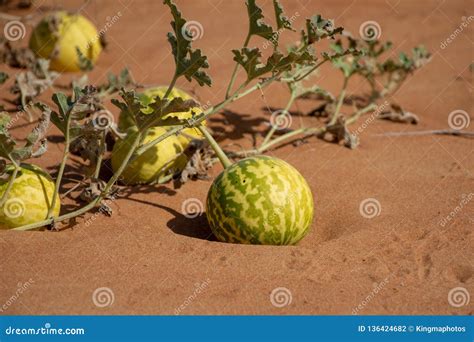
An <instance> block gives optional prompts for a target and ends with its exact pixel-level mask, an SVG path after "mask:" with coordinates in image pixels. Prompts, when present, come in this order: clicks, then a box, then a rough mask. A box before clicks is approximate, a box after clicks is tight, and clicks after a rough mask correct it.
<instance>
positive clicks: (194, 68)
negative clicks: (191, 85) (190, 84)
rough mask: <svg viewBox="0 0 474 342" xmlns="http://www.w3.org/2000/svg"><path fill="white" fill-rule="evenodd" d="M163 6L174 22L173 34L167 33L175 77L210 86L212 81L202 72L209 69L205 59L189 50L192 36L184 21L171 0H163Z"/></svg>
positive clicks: (195, 51)
mask: <svg viewBox="0 0 474 342" xmlns="http://www.w3.org/2000/svg"><path fill="white" fill-rule="evenodd" d="M164 4H165V5H167V6H168V7H169V8H170V10H171V15H172V16H173V20H174V21H172V22H171V27H172V28H173V31H174V33H171V32H169V33H168V41H169V43H170V44H171V50H172V52H173V56H174V60H175V64H176V72H175V76H176V77H180V76H185V77H186V79H187V80H188V81H192V80H193V79H194V80H195V81H196V82H198V83H199V85H200V86H203V85H207V86H210V85H211V84H212V80H211V78H210V77H209V75H208V74H207V73H206V72H205V71H204V70H202V69H207V68H209V63H208V61H207V57H206V56H204V55H203V54H202V52H201V50H199V49H192V48H191V39H189V37H192V35H191V34H190V33H189V32H188V31H187V29H186V27H185V24H186V20H185V19H184V18H183V17H182V15H181V12H180V11H179V10H178V8H177V7H176V5H175V4H174V3H173V2H172V1H171V0H164Z"/></svg>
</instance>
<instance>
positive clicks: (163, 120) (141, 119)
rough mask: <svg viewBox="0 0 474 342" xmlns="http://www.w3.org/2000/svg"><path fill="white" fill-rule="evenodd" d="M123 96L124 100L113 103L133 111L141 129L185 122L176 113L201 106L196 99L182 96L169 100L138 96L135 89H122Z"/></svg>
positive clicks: (123, 109)
mask: <svg viewBox="0 0 474 342" xmlns="http://www.w3.org/2000/svg"><path fill="white" fill-rule="evenodd" d="M121 96H122V99H123V102H121V101H119V100H112V103H113V104H114V105H116V106H117V107H119V108H120V109H121V110H122V111H126V112H128V113H131V114H132V115H131V116H132V118H133V120H134V122H135V125H136V126H137V127H138V128H139V129H140V130H141V131H144V130H146V129H148V128H150V127H154V126H172V125H180V124H185V123H186V120H183V119H180V118H179V117H178V115H177V114H176V113H182V112H187V111H190V110H192V109H194V108H199V103H197V102H196V101H194V100H183V99H182V98H180V97H176V98H174V99H172V100H169V99H162V98H160V97H159V96H156V97H153V98H152V99H151V100H150V99H149V98H146V97H140V96H138V95H137V94H136V93H135V92H134V91H122V93H121ZM173 114H176V115H173Z"/></svg>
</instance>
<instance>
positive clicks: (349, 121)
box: [346, 103, 377, 125]
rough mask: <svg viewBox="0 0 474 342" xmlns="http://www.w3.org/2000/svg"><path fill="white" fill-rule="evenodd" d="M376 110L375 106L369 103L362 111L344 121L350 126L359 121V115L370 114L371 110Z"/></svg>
mask: <svg viewBox="0 0 474 342" xmlns="http://www.w3.org/2000/svg"><path fill="white" fill-rule="evenodd" d="M376 108H377V105H376V104H375V103H371V104H369V105H367V106H365V107H364V108H362V109H359V110H358V111H357V112H355V113H354V114H352V115H351V116H350V117H349V118H348V119H347V121H346V124H347V125H350V124H352V123H354V122H356V121H357V120H359V118H360V117H361V115H363V114H365V113H367V112H370V111H371V110H374V109H376Z"/></svg>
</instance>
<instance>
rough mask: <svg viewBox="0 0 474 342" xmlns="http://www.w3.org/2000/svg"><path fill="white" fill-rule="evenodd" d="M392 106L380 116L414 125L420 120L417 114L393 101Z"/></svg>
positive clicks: (384, 118)
mask: <svg viewBox="0 0 474 342" xmlns="http://www.w3.org/2000/svg"><path fill="white" fill-rule="evenodd" d="M390 107H392V110H391V111H385V112H382V113H380V115H379V116H378V117H379V118H380V119H383V120H389V121H393V122H400V123H409V124H413V125H416V124H417V123H418V122H419V121H420V120H419V118H418V116H417V115H416V114H413V113H411V112H406V111H404V110H403V108H402V107H401V106H399V105H397V104H394V103H392V104H391V105H390Z"/></svg>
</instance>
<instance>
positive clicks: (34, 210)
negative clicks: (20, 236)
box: [0, 164, 61, 229]
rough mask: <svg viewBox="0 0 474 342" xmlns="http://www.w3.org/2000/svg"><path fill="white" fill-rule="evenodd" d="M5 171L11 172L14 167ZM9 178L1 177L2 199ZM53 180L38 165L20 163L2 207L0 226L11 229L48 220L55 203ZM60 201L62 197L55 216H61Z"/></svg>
mask: <svg viewBox="0 0 474 342" xmlns="http://www.w3.org/2000/svg"><path fill="white" fill-rule="evenodd" d="M6 173H7V174H8V175H10V176H11V175H12V173H13V166H11V165H10V166H8V167H7V170H6ZM8 181H9V178H7V179H2V180H0V198H1V197H2V196H3V194H4V193H5V191H6V189H7V186H8ZM53 195H54V182H53V180H52V179H51V177H50V176H49V175H48V174H47V173H46V172H44V171H43V170H42V169H41V168H39V167H38V166H35V165H32V164H21V166H20V171H19V172H18V174H17V176H16V178H15V180H14V181H13V185H12V187H11V189H10V191H9V192H8V195H7V197H6V199H5V201H4V203H3V204H2V206H1V207H0V228H1V229H8V228H15V227H20V226H24V225H27V224H32V223H36V222H40V221H42V220H44V219H46V216H47V214H48V209H49V208H50V206H51V204H52V199H53ZM60 209H61V204H60V200H59V196H57V197H56V203H55V206H54V209H53V216H59V211H60Z"/></svg>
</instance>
